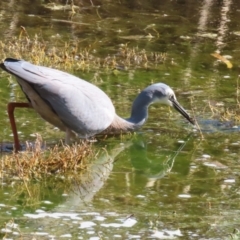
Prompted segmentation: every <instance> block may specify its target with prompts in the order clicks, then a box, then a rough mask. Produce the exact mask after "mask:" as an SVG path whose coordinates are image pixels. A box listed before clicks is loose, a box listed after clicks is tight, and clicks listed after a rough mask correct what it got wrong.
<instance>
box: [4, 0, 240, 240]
mask: <svg viewBox="0 0 240 240" xmlns="http://www.w3.org/2000/svg"><path fill="white" fill-rule="evenodd" d="M59 2H60V3H61V1H59ZM63 2H64V3H62V5H64V4H65V1H63ZM44 4H47V2H44V1H33V2H31V3H30V4H29V2H28V1H21V3H19V2H18V1H10V2H9V1H1V3H0V16H1V19H2V21H1V23H0V33H1V34H0V36H1V39H0V40H4V41H6V39H10V40H9V45H10V46H11V39H12V38H13V37H19V34H20V31H21V30H20V26H24V27H25V29H26V30H27V33H28V35H29V37H30V38H33V37H34V35H35V34H37V35H38V36H39V37H41V38H42V39H44V41H46V42H49V44H50V45H52V44H53V42H54V44H56V46H64V44H65V43H66V42H68V41H70V42H78V44H79V46H80V47H81V48H82V49H84V48H88V49H89V51H90V52H91V54H93V55H94V56H95V57H96V58H97V57H99V58H101V59H105V60H106V59H107V58H108V57H109V56H110V57H111V56H113V55H114V54H116V58H117V53H119V49H120V48H123V49H124V48H125V47H126V46H127V47H129V48H132V49H135V51H137V50H144V51H146V54H149V55H150V53H158V54H162V53H164V54H166V59H164V61H162V62H158V61H156V62H154V61H150V60H149V65H148V64H145V63H144V61H143V60H141V59H139V58H138V59H131V61H130V63H129V64H128V65H126V64H125V62H118V63H117V64H116V65H115V66H113V67H112V68H108V69H107V68H101V67H100V68H98V69H97V70H96V68H88V69H86V70H84V71H83V70H81V69H80V70H78V69H74V70H72V72H73V73H74V74H75V75H78V76H79V77H81V78H84V79H87V80H89V81H90V82H92V83H94V84H96V85H97V86H99V87H100V88H101V89H103V90H104V91H105V92H106V93H107V94H108V95H109V96H110V97H111V99H112V100H113V102H114V105H115V107H116V111H117V112H118V114H119V115H120V116H123V117H128V116H129V114H130V108H131V102H132V101H133V99H134V98H135V96H136V95H137V93H138V92H139V89H143V88H144V87H146V86H148V85H149V84H151V83H152V82H165V83H167V84H168V85H170V86H171V87H172V88H173V89H174V90H175V92H176V95H177V97H178V100H179V102H180V103H181V104H182V105H183V106H184V107H185V108H186V109H187V111H188V112H189V113H191V114H192V115H194V116H195V117H196V118H197V119H198V121H199V124H200V126H201V128H202V135H201V134H200V133H199V132H197V131H196V130H194V129H193V128H192V127H191V126H190V125H188V124H187V123H186V122H185V121H184V119H182V117H181V116H180V115H179V114H178V113H177V112H175V111H174V110H171V111H170V110H169V109H168V108H167V107H165V106H159V105H152V106H151V107H150V109H149V119H148V122H147V124H146V125H145V126H144V127H143V128H142V129H141V131H139V132H138V133H136V134H135V135H133V136H126V137H123V138H117V137H116V138H109V139H107V140H105V141H100V142H97V143H96V144H95V145H94V147H95V148H96V149H101V148H102V147H105V148H106V150H107V154H106V152H105V151H103V152H101V154H100V155H99V157H98V158H97V159H96V160H95V164H93V165H92V167H91V168H90V169H89V170H88V171H83V172H81V173H79V176H78V177H76V179H75V180H73V181H72V182H73V183H71V184H70V186H69V181H67V179H66V177H65V176H62V178H57V179H55V178H51V179H48V180H46V181H40V182H39V181H35V182H33V183H31V184H29V190H30V191H31V192H32V193H33V195H34V198H31V197H29V196H28V194H27V191H26V188H25V186H24V184H23V183H21V182H19V180H13V179H6V178H2V179H1V182H2V188H1V191H0V212H1V214H0V226H1V229H2V230H1V231H2V232H1V235H0V236H1V237H4V236H6V237H7V238H10V239H20V236H21V235H22V236H23V239H32V237H33V236H35V237H36V238H37V239H59V238H60V237H61V238H65V239H147V238H150V239H230V234H233V237H238V233H236V232H237V231H235V233H234V229H239V228H240V224H239V181H238V179H239V144H240V142H239V127H238V122H234V121H233V119H232V118H230V119H228V118H227V117H226V118H224V119H221V117H222V116H223V115H222V113H223V112H224V111H226V110H228V111H238V110H239V105H238V92H237V87H238V75H239V65H238V62H239V58H240V55H239V53H240V52H239V36H240V34H239V31H240V29H239V24H238V21H239V12H240V4H239V2H238V1H231V0H224V1H213V0H212V1H211V0H205V1H190V0H186V1H161V3H159V1H151V2H149V1H118V2H117V3H111V2H109V1H101V2H98V1H82V2H78V1H75V4H76V5H78V6H79V7H80V8H76V9H75V13H74V14H73V13H71V11H69V10H66V9H65V10H64V9H60V10H56V9H53V7H52V6H51V7H50V8H49V5H47V6H46V5H44ZM56 6H58V5H56ZM73 22H74V23H73ZM52 39H54V41H52ZM1 50H2V52H3V55H2V58H5V57H7V56H4V53H6V51H4V49H2V48H1ZM214 52H218V53H219V54H220V55H221V56H225V58H226V59H228V60H229V61H231V63H232V64H233V67H232V68H228V67H227V65H226V64H225V63H224V62H221V61H219V59H217V58H215V57H213V56H212V55H211V54H212V53H214ZM15 54H16V53H14V52H13V53H12V56H8V57H16V56H15ZM149 55H148V56H149ZM106 61H107V60H106ZM115 67H117V69H118V73H117V74H116V72H114V68H115ZM2 76H3V77H1V96H0V98H1V101H0V116H1V121H0V129H1V133H2V134H1V141H2V142H11V141H12V136H11V131H10V127H9V123H8V118H7V114H6V104H7V102H8V101H20V100H21V101H24V99H25V97H24V95H23V94H22V93H21V91H20V89H19V87H18V85H17V84H16V82H15V80H14V79H13V78H9V77H6V75H2ZM9 83H10V84H9ZM16 115H17V117H18V127H19V135H20V138H21V140H22V141H23V142H24V141H26V140H28V141H33V140H34V139H35V136H34V133H36V132H38V133H40V134H41V135H42V136H43V138H44V140H46V141H47V144H50V143H52V142H53V143H56V142H58V139H59V138H63V137H64V135H63V134H62V133H60V132H59V131H57V130H56V129H53V127H51V126H50V125H48V124H47V123H45V122H44V121H43V120H41V119H40V118H39V117H38V116H37V114H36V113H34V112H33V111H31V110H17V113H16ZM221 120H222V121H221ZM12 221H14V224H13V222H12ZM6 223H7V225H6Z"/></svg>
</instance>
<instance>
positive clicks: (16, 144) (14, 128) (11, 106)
mask: <svg viewBox="0 0 240 240" xmlns="http://www.w3.org/2000/svg"><path fill="white" fill-rule="evenodd" d="M16 107H19V108H32V106H31V104H30V103H20V102H10V103H8V106H7V111H8V117H9V120H10V124H11V128H12V132H13V138H14V151H15V152H18V151H19V150H20V149H21V146H20V143H19V139H18V133H17V126H16V122H15V118H14V109H15V108H16Z"/></svg>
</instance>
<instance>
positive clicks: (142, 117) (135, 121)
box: [106, 92, 152, 133]
mask: <svg viewBox="0 0 240 240" xmlns="http://www.w3.org/2000/svg"><path fill="white" fill-rule="evenodd" d="M151 102H152V97H151V95H149V94H146V93H145V92H141V93H140V94H139V95H138V97H137V98H136V99H135V101H134V102H133V105H132V112H131V117H130V118H127V119H123V118H121V117H119V116H118V115H117V114H116V115H115V117H114V120H113V122H112V124H111V125H110V126H109V127H108V129H107V130H106V131H107V132H113V133H114V132H127V131H134V130H136V129H138V128H140V127H141V126H142V125H143V124H144V123H145V122H146V120H147V117H148V106H149V105H150V103H151Z"/></svg>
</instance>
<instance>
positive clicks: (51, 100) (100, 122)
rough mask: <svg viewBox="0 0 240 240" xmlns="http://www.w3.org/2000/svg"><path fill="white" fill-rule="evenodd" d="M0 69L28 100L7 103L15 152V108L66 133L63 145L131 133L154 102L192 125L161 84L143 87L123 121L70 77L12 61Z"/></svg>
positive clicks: (100, 95) (100, 96)
mask: <svg viewBox="0 0 240 240" xmlns="http://www.w3.org/2000/svg"><path fill="white" fill-rule="evenodd" d="M0 67H1V68H2V69H3V70H5V71H7V72H9V73H10V74H12V75H14V76H15V77H16V78H17V82H18V83H19V85H20V87H21V88H22V91H23V92H24V93H25V95H26V98H27V99H28V103H19V102H10V103H8V115H9V119H10V123H11V127H12V131H13V136H14V147H15V151H18V150H20V148H21V146H20V144H19V139H18V134H17V129H16V123H15V119H14V109H15V107H28V108H34V109H35V110H36V111H37V112H38V113H39V115H40V116H41V117H42V118H43V119H45V120H46V121H47V122H49V123H51V124H52V125H54V126H56V127H58V128H59V129H60V130H62V131H65V132H66V143H69V140H70V138H71V137H72V136H75V134H77V135H78V136H79V137H81V138H89V137H92V136H94V135H96V134H99V133H105V134H107V133H122V132H128V131H135V130H137V129H139V128H140V127H141V126H142V125H143V124H144V123H145V122H146V120H147V117H148V106H149V105H150V104H152V103H155V102H159V103H163V104H167V105H170V106H173V107H174V108H175V109H176V110H177V111H178V112H180V113H181V114H182V115H183V116H184V117H185V118H186V119H187V120H188V121H189V122H190V123H192V124H194V120H193V118H191V117H190V116H189V115H188V113H187V112H186V111H185V110H184V108H183V107H182V106H181V105H180V104H179V103H178V101H177V99H176V96H175V94H174V92H173V90H172V89H171V88H170V87H169V86H168V85H166V84H164V83H155V84H152V85H150V86H148V87H147V88H145V89H144V90H143V91H142V92H141V93H140V94H139V95H138V96H137V98H136V99H135V100H134V102H133V105H132V112H131V116H130V118H128V119H123V118H121V117H119V116H118V115H117V114H116V113H115V108H114V106H113V104H112V101H111V100H110V98H109V97H108V96H107V95H106V94H105V93H104V92H103V91H102V90H101V89H99V88H98V87H96V86H94V85H93V84H91V83H89V82H87V81H84V80H82V79H80V78H77V77H75V76H73V75H71V74H68V73H66V72H62V71H59V70H56V69H52V68H47V67H42V66H36V65H33V64H31V63H29V62H26V61H24V60H17V59H12V58H7V59H5V61H4V62H3V63H1V64H0Z"/></svg>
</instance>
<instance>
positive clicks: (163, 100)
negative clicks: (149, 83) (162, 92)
mask: <svg viewBox="0 0 240 240" xmlns="http://www.w3.org/2000/svg"><path fill="white" fill-rule="evenodd" d="M153 103H161V104H165V105H168V106H171V107H172V102H171V101H170V100H169V97H168V96H166V97H161V98H157V97H155V98H154V99H153V101H152V103H151V104H153Z"/></svg>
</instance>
